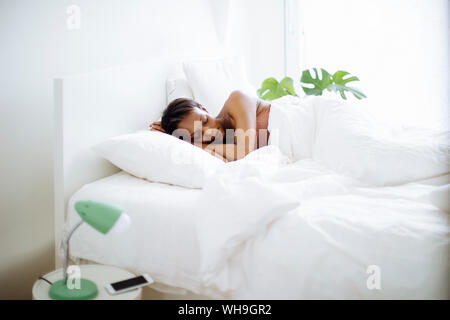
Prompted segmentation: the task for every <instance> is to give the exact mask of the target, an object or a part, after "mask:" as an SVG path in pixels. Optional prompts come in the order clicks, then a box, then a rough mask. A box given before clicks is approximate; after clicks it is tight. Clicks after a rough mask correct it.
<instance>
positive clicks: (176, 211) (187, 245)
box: [66, 171, 208, 293]
mask: <svg viewBox="0 0 450 320" xmlns="http://www.w3.org/2000/svg"><path fill="white" fill-rule="evenodd" d="M199 192H200V190H197V189H188V188H183V187H178V186H173V185H168V184H162V183H152V182H148V181H146V180H143V179H139V178H136V177H133V176H131V175H129V174H127V173H125V172H123V171H122V172H119V173H117V174H114V175H112V176H109V177H106V178H103V179H100V180H98V181H95V182H93V183H89V184H86V185H85V186H83V187H82V188H81V189H80V190H79V191H78V192H76V193H75V194H74V196H73V197H72V198H71V200H70V202H69V205H68V207H69V209H68V217H67V222H66V231H67V229H68V228H69V226H73V225H74V224H75V223H76V222H77V221H79V220H80V218H79V216H78V214H77V213H76V211H75V210H74V209H73V205H74V203H75V202H76V201H78V200H83V199H86V200H87V199H91V200H96V201H103V202H107V203H111V204H114V205H116V206H119V207H121V208H123V209H124V210H125V211H126V212H127V213H128V214H129V216H130V217H131V226H130V228H129V229H128V230H127V231H126V232H124V233H118V234H117V233H116V234H106V235H103V234H100V233H99V232H97V231H95V230H94V229H93V228H91V227H90V226H88V225H86V224H84V225H82V226H81V227H80V228H79V229H78V230H77V232H75V233H74V234H73V237H72V239H71V242H70V250H71V257H72V259H86V260H90V261H93V262H97V263H101V264H108V265H115V266H119V267H122V268H126V269H128V270H130V271H132V272H134V273H137V274H139V273H149V274H151V276H152V278H153V279H154V280H155V282H156V283H155V285H154V288H156V289H158V290H161V291H165V292H172V293H183V292H184V291H185V288H189V289H190V290H192V291H194V292H208V291H207V290H206V289H204V288H202V285H201V278H200V277H198V275H197V272H198V269H199V265H198V264H199V261H200V258H199V248H198V242H197V239H196V233H195V223H194V218H193V213H192V211H189V210H185V208H186V207H193V206H195V205H196V204H195V203H194V202H193V201H194V199H195V197H194V195H195V194H197V193H199ZM180 279H181V280H182V281H181V282H180V281H179V280H180ZM166 286H170V287H166ZM180 287H181V288H180Z"/></svg>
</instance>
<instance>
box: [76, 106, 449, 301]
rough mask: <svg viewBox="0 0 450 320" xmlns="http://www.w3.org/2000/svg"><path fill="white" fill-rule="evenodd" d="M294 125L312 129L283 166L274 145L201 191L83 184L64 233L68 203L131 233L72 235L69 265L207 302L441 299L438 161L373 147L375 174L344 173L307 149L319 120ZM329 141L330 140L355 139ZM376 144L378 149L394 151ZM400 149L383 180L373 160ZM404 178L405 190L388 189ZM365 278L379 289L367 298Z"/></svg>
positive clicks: (443, 217) (444, 188) (117, 180)
mask: <svg viewBox="0 0 450 320" xmlns="http://www.w3.org/2000/svg"><path fill="white" fill-rule="evenodd" d="M316 111H317V110H313V112H314V113H315V112H316ZM303 115H304V116H305V117H306V118H310V119H312V121H315V122H314V123H313V127H311V128H312V129H311V130H313V131H312V133H311V134H310V135H309V137H310V139H311V140H310V141H303V142H299V141H295V139H291V140H288V141H290V142H292V143H294V144H297V146H298V144H299V143H303V145H302V146H301V147H298V149H295V148H293V147H292V145H291V146H289V145H288V144H285V145H280V146H279V147H280V148H281V149H282V150H283V151H284V152H285V154H287V155H288V156H290V158H291V159H289V157H287V156H286V155H285V154H282V153H281V152H280V149H279V148H278V147H276V146H274V145H271V146H268V147H264V148H261V149H259V150H257V151H254V152H252V153H250V154H249V155H248V156H247V157H245V158H244V159H242V160H240V161H236V162H231V163H227V164H226V166H223V167H221V168H220V169H218V171H217V172H216V174H215V175H214V177H213V178H211V179H209V180H208V181H207V183H206V185H205V186H204V188H203V189H202V190H193V189H186V188H181V187H175V186H169V185H163V184H158V183H150V182H147V181H144V180H140V179H137V178H134V177H132V176H130V175H128V174H126V173H119V174H116V175H114V176H111V177H108V178H105V179H102V180H99V181H96V182H93V183H90V184H88V185H85V186H84V187H83V188H82V189H81V190H79V191H78V192H77V193H75V194H74V196H73V197H72V199H71V201H70V203H69V215H68V226H71V225H73V224H74V223H75V222H76V221H78V219H79V218H78V217H77V215H76V213H75V212H74V210H73V204H74V202H75V201H77V200H81V199H91V200H97V201H106V202H111V203H114V204H117V205H120V206H122V207H123V208H125V210H126V211H127V212H128V214H129V215H130V217H131V219H132V227H131V229H130V230H129V231H128V232H127V233H126V234H122V235H120V234H116V235H113V234H112V235H106V236H103V235H100V234H99V233H97V232H96V231H94V230H92V229H91V228H89V227H88V226H82V227H81V228H80V230H79V231H77V233H75V234H74V236H73V238H72V241H71V250H72V251H71V253H72V255H73V256H74V257H78V258H84V259H88V260H93V261H96V262H99V263H105V264H113V265H118V266H121V267H125V268H127V269H130V270H132V271H135V272H148V273H149V274H151V275H152V277H153V278H154V279H155V280H156V281H157V282H159V283H162V284H166V285H170V286H175V287H180V288H185V289H188V290H190V291H193V292H195V293H199V294H206V295H210V296H212V297H223V298H235V299H247V298H255V299H256V298H273V299H279V298H287V299H321V298H324V299H370V298H377V299H392V298H400V299H416V298H424V299H430V298H440V299H448V298H450V293H449V291H450V288H449V283H450V214H449V213H447V212H445V211H444V210H446V209H445V208H446V206H445V205H442V203H445V202H446V201H445V199H447V200H448V190H449V189H448V186H449V183H450V180H449V175H448V170H447V168H446V167H445V161H447V159H444V165H442V163H441V162H440V161H441V160H442V159H441V158H439V157H436V156H437V155H441V154H442V153H441V150H440V149H439V148H440V147H442V144H438V145H437V147H436V148H435V149H429V150H431V151H433V150H437V151H436V153H435V154H433V152H431V153H426V154H424V153H423V152H422V153H421V152H417V151H418V150H419V149H420V148H422V147H423V145H420V143H419V144H416V145H415V147H411V148H409V149H408V148H406V149H402V148H398V149H397V150H394V149H391V148H375V149H374V150H376V151H375V152H374V153H373V156H374V157H375V159H377V161H378V166H375V167H373V166H372V162H370V161H369V162H364V161H361V162H356V163H354V164H355V165H357V166H359V168H360V169H361V170H356V171H353V172H348V171H346V170H345V169H348V168H351V164H353V163H352V160H353V159H352V158H351V157H350V161H347V162H346V160H348V159H347V158H346V157H342V156H341V155H339V154H337V155H331V156H333V157H336V161H338V162H339V161H340V163H341V165H342V166H339V167H338V168H334V167H333V165H332V164H333V163H331V164H330V163H328V162H327V161H324V160H326V159H322V158H321V157H320V155H318V154H317V150H316V149H315V148H316V146H317V144H318V143H324V141H328V143H329V144H332V141H330V140H329V139H328V138H326V137H324V136H322V137H320V134H318V130H317V128H319V127H320V124H321V122H320V121H321V120H320V119H324V117H317V114H315V115H314V116H311V114H310V113H308V112H304V113H303ZM306 118H304V119H303V120H302V115H301V114H300V115H299V116H298V117H297V120H298V121H303V123H305V126H304V127H302V130H308V127H307V126H306V124H309V125H311V123H309V122H308V121H307V120H306ZM273 119H274V118H273ZM273 119H272V120H273ZM347 119H348V118H347ZM273 123H274V122H272V124H273ZM300 123H301V122H300ZM287 127H288V124H286V128H287ZM331 132H332V133H333V134H334V138H335V139H339V138H344V137H347V138H348V137H351V135H350V136H349V135H348V133H349V132H352V133H353V134H355V135H357V134H359V133H357V132H356V131H351V130H350V131H347V132H344V133H343V136H341V137H340V136H339V131H331ZM322 133H323V132H322ZM366 133H367V132H366ZM371 134H373V132H371ZM305 136H308V135H307V134H306V133H305ZM363 136H364V135H363ZM368 136H369V137H370V135H368V134H366V135H365V136H364V137H365V138H367V137H368ZM356 138H358V137H356ZM376 138H377V140H376V141H375V142H376V144H377V145H378V146H382V145H383V144H384V145H389V146H392V143H393V141H394V140H392V139H390V140H389V139H383V138H382V137H380V136H378V137H376ZM391 138H392V137H391ZM271 139H272V135H271ZM327 139H328V140H327ZM347 141H350V142H352V141H353V140H351V139H350V140H347ZM359 141H360V140H359ZM371 142H373V140H371ZM394 142H395V141H394ZM329 147H330V148H331V149H332V146H331V145H330V146H329ZM286 148H291V149H290V150H291V151H292V154H296V155H300V154H304V155H307V154H308V152H309V156H308V157H309V158H310V159H301V160H298V161H296V162H293V163H291V160H292V154H289V149H286ZM296 148H297V147H296ZM361 150H364V148H362V149H361ZM402 150H404V151H405V152H406V153H408V155H409V156H410V158H409V162H408V163H406V164H405V167H406V168H405V170H403V171H402V170H400V169H399V170H398V172H392V170H391V167H384V166H383V163H380V162H379V161H380V159H382V157H381V158H380V155H382V154H383V152H386V151H388V152H398V155H399V156H400V157H401V156H404V153H402ZM411 150H412V151H414V152H410V151H411ZM421 150H424V149H421ZM350 151H351V152H356V154H355V156H356V157H358V156H359V157H360V156H361V155H358V154H357V151H358V150H350ZM377 151H379V152H378V153H377ZM447 151H448V150H447ZM321 152H322V150H321ZM322 155H323V153H322ZM391 155H392V153H391ZM299 157H300V158H302V157H304V156H299ZM377 157H378V158H377ZM294 158H295V157H294ZM312 159H314V160H312ZM320 159H322V160H323V161H320ZM360 159H363V158H360ZM371 159H372V158H371ZM363 160H364V159H363ZM369 160H370V159H369ZM389 161H392V158H390V160H389ZM349 164H350V167H348V165H349ZM433 164H436V166H433ZM424 168H425V169H426V170H429V171H427V174H426V175H424V174H423V171H421V169H424ZM340 169H342V170H340ZM414 171H417V173H415V172H414ZM357 173H365V174H363V175H358V174H357ZM397 173H398V175H396V174H397ZM374 174H375V175H374ZM438 175H439V176H438ZM433 176H438V177H436V178H434V179H429V178H432V177H433ZM365 177H369V178H368V179H365ZM373 177H375V178H379V179H375V180H373V179H371V178H373ZM392 178H395V179H392ZM397 178H401V179H397ZM405 178H407V179H408V181H411V182H409V183H403V184H399V183H400V181H401V180H402V179H405ZM424 178H428V180H419V179H424ZM389 184H390V185H391V186H382V185H389ZM447 207H448V206H447ZM373 268H375V269H376V270H379V271H380V277H379V280H380V285H381V287H380V289H372V290H370V289H369V288H368V286H367V281H368V279H369V280H370V279H373V278H371V276H373V275H371V274H368V273H367V272H368V270H369V271H370V270H374V269H373Z"/></svg>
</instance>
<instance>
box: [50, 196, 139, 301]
mask: <svg viewBox="0 0 450 320" xmlns="http://www.w3.org/2000/svg"><path fill="white" fill-rule="evenodd" d="M75 210H76V211H77V212H78V214H79V215H80V217H81V221H80V222H78V223H77V224H76V225H75V226H74V227H73V228H72V229H71V230H70V232H69V233H68V235H67V237H66V239H65V242H64V243H65V254H64V267H63V279H62V280H58V281H56V282H55V283H53V284H52V286H51V287H50V291H49V293H48V294H49V296H50V297H51V298H52V299H55V300H86V299H93V298H95V297H96V296H97V294H98V289H97V285H96V284H95V283H94V282H92V281H90V280H87V279H80V288H79V289H77V288H69V287H68V286H67V278H68V274H67V267H68V260H69V240H70V237H71V236H72V234H73V233H74V231H75V230H76V229H77V228H78V227H79V226H80V225H81V224H82V223H83V222H86V223H87V224H89V225H90V226H91V227H93V228H94V229H95V230H97V231H99V232H101V233H103V234H107V233H108V232H110V231H113V232H120V231H124V230H126V229H127V228H128V226H129V225H130V218H129V216H128V215H127V214H126V213H124V212H123V211H122V210H121V209H119V208H117V207H114V206H112V205H109V204H106V203H101V202H94V201H78V202H77V203H75Z"/></svg>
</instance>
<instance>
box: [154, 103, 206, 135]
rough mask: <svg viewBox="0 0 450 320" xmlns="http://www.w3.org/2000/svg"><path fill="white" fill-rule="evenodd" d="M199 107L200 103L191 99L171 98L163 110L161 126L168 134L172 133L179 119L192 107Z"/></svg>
mask: <svg viewBox="0 0 450 320" xmlns="http://www.w3.org/2000/svg"><path fill="white" fill-rule="evenodd" d="M200 107H201V104H199V103H198V102H196V101H194V100H192V99H187V98H178V99H175V100H173V101H172V102H171V103H169V105H168V106H167V108H166V110H164V112H163V115H162V118H161V127H162V128H163V129H164V131H165V132H167V133H168V134H172V133H173V132H174V131H175V130H176V129H177V128H178V124H179V123H180V121H181V120H183V118H184V117H185V116H186V115H188V114H189V112H191V111H192V109H194V108H200Z"/></svg>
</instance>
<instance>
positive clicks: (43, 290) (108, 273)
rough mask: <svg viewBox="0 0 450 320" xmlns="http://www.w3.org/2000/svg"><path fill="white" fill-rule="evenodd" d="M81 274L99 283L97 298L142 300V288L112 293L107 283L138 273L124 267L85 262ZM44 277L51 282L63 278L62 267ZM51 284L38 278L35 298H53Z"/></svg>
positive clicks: (35, 284)
mask: <svg viewBox="0 0 450 320" xmlns="http://www.w3.org/2000/svg"><path fill="white" fill-rule="evenodd" d="M80 269H81V276H82V277H83V278H86V279H89V280H91V281H93V282H95V284H96V285H97V288H98V295H97V297H96V298H95V300H140V299H141V296H142V288H138V289H134V290H132V291H128V292H124V293H121V294H117V295H110V294H109V293H108V292H107V291H106V289H105V285H107V284H109V283H111V282H117V281H120V280H125V279H129V278H133V277H135V276H136V275H135V274H133V273H131V272H129V271H126V270H124V269H121V268H118V267H113V266H104V265H100V264H85V265H80ZM44 278H45V279H47V280H49V281H50V282H55V281H57V280H60V279H61V278H62V269H58V270H55V271H52V272H49V273H47V274H46V275H44ZM49 289H50V285H49V284H48V283H47V282H45V281H44V280H40V279H39V280H37V281H36V282H35V283H34V285H33V300H51V299H50V297H49V295H48V290H49Z"/></svg>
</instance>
